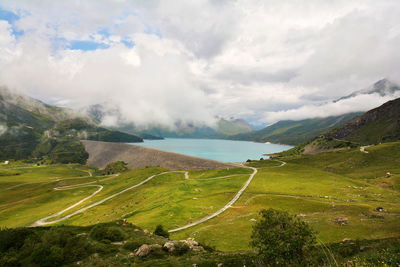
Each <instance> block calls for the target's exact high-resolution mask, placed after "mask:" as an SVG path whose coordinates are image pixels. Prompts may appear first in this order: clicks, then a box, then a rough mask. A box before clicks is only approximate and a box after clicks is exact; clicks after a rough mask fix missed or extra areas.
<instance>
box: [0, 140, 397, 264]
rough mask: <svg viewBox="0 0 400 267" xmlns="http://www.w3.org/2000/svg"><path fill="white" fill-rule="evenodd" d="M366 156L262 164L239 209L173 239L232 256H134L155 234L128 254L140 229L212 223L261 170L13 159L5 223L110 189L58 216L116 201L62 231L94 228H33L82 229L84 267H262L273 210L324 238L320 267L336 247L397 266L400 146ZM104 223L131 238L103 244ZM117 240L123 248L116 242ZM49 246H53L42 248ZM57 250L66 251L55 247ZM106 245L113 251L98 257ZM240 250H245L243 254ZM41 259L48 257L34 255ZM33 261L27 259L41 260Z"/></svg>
mask: <svg viewBox="0 0 400 267" xmlns="http://www.w3.org/2000/svg"><path fill="white" fill-rule="evenodd" d="M366 151H367V152H368V153H363V152H360V150H359V148H354V149H348V150H340V151H337V152H330V153H321V154H316V155H297V156H290V157H284V158H281V159H280V160H262V161H261V160H260V161H252V162H250V163H249V166H254V167H256V168H258V173H257V174H256V175H255V177H254V179H253V180H252V181H251V183H250V185H249V187H248V188H247V189H246V190H245V192H244V193H243V195H242V196H241V197H240V198H239V200H238V201H237V202H236V203H235V204H234V205H233V206H232V208H229V209H227V210H226V211H225V212H223V213H222V214H220V215H218V216H217V217H215V218H213V219H211V220H208V221H206V222H204V223H201V224H199V225H197V226H193V227H191V228H188V229H186V230H182V231H178V232H174V233H171V238H172V239H174V240H182V239H187V238H189V237H193V238H195V239H196V240H197V241H198V242H200V243H201V244H207V245H211V246H215V247H216V249H217V250H219V251H229V253H228V254H226V253H223V252H213V253H208V252H205V253H202V254H196V253H191V252H189V253H188V254H185V256H184V257H179V256H174V255H170V254H168V253H166V252H165V251H163V252H161V254H157V253H155V254H154V255H150V256H148V257H145V258H141V257H137V256H132V254H131V256H129V255H130V253H133V254H134V253H136V249H137V246H138V243H139V245H141V244H143V243H146V244H149V243H153V244H155V243H157V242H156V241H151V240H149V239H148V238H149V237H152V236H151V235H148V234H146V235H147V236H146V235H143V234H142V233H144V232H137V234H138V235H140V237H139V236H138V239H139V240H140V241H138V243H135V244H136V247H135V248H133V247H132V248H128V249H126V247H127V246H128V245H126V247H125V244H128V243H129V242H130V239H131V238H132V240H133V239H135V240H136V237H134V235H136V232H135V230H134V229H133V228H139V227H140V228H142V229H150V230H154V229H156V227H157V225H159V224H161V225H163V226H164V227H165V229H167V230H169V229H173V228H175V227H179V226H182V225H185V224H187V223H190V222H193V221H196V220H198V219H201V218H204V216H207V215H209V214H211V213H213V212H215V211H216V210H218V209H220V208H221V207H223V206H224V205H225V204H226V203H227V202H228V201H230V200H231V199H232V197H233V195H234V194H235V193H236V192H238V190H240V188H241V187H242V186H243V184H244V182H245V181H246V180H247V179H248V177H249V173H250V172H251V170H248V169H244V168H236V169H229V170H227V169H219V170H206V171H190V170H189V171H188V179H185V174H184V173H183V172H168V173H165V172H166V171H168V170H166V169H163V168H158V167H149V168H143V169H136V170H128V171H126V172H123V173H121V174H120V175H118V176H117V175H115V174H114V175H106V176H102V175H103V174H102V173H101V172H98V171H97V170H96V169H94V168H90V167H88V166H84V165H78V164H74V165H44V166H40V167H38V166H29V165H27V164H23V163H19V162H15V163H14V162H12V163H11V164H9V165H0V190H1V192H2V194H0V201H1V203H2V204H1V207H0V225H1V226H2V227H5V226H7V227H20V226H29V225H32V224H33V223H34V222H35V221H37V220H39V219H40V218H44V217H46V216H49V215H51V214H56V213H58V212H60V211H61V210H64V209H65V208H67V207H69V206H71V205H73V204H75V203H77V202H79V201H80V200H82V199H84V198H86V197H88V196H91V195H93V193H94V192H95V191H96V190H99V188H100V186H101V187H102V190H101V191H99V192H98V193H97V194H95V195H94V196H93V197H91V198H90V200H87V201H84V202H82V203H80V204H79V205H77V206H75V207H73V208H71V209H69V210H67V211H65V212H64V213H62V214H60V215H58V216H56V217H53V218H51V219H49V221H51V220H56V219H60V218H63V217H64V216H66V215H69V214H73V213H74V212H76V211H78V210H79V209H81V208H84V207H86V206H88V205H90V204H93V203H97V202H99V201H102V200H103V199H107V198H108V200H106V201H104V202H102V203H101V205H98V206H94V207H92V208H90V209H88V210H86V211H83V212H81V213H78V214H76V215H73V216H72V217H69V218H66V219H65V220H62V221H60V222H56V223H55V224H54V225H71V226H84V227H82V228H79V227H76V228H73V227H65V226H64V227H55V228H53V227H52V228H44V229H42V228H39V229H37V230H36V229H35V230H32V231H43V232H41V233H43V234H42V235H40V236H47V234H45V229H46V231H50V230H51V231H50V232H52V235H53V234H55V235H57V233H56V232H57V229H60V230H61V231H60V233H64V231H67V232H69V231H70V229H74V230H73V231H72V234H69V233H67V234H65V236H67V237H68V236H70V237H71V238H77V240H78V239H79V236H83V237H85V238H86V239H85V240H81V241H79V240H80V239H79V240H78V241H79V242H83V243H82V244H83V245H82V247H85V246H84V244H85V242H88V243H89V244H90V246H93V247H92V248H91V249H93V248H94V250H88V252H82V253H83V254H78V255H82V256H79V257H78V258H74V260H73V261H74V262H76V261H82V264H85V265H89V266H90V265H95V264H100V263H101V264H103V265H107V264H114V265H119V264H124V262H125V263H132V264H133V263H135V264H140V265H143V266H146V264H147V265H150V266H151V265H153V266H154V265H157V264H170V265H175V266H179V265H182V266H187V265H188V264H189V265H191V264H194V263H196V264H200V265H201V264H202V263H204V264H205V265H206V263H207V264H210V263H214V264H217V263H226V264H228V263H229V262H233V263H235V262H236V263H237V262H241V263H243V261H245V262H246V266H254V265H256V266H257V264H256V263H257V260H258V259H257V257H256V254H255V252H254V251H253V250H252V248H251V247H250V241H251V233H252V226H253V225H254V224H255V222H258V221H259V218H258V213H259V211H260V210H261V209H268V208H273V209H277V210H285V211H288V212H289V213H290V214H293V215H297V217H299V218H301V219H302V220H303V221H305V222H306V223H308V224H309V225H310V226H311V227H312V229H313V230H314V231H316V232H317V240H318V242H317V248H316V250H315V253H316V255H314V256H312V257H313V258H312V260H315V261H316V263H317V264H315V265H324V264H325V265H329V264H333V259H332V258H331V256H330V258H329V259H327V258H326V256H324V252H323V248H324V246H325V249H326V247H328V248H329V249H330V250H331V252H332V253H333V255H334V257H335V259H336V261H338V262H339V263H340V262H342V263H345V262H347V261H349V260H351V261H354V260H356V261H357V262H364V265H365V264H366V263H368V264H375V263H377V262H378V260H379V261H385V262H392V263H393V262H394V263H396V262H398V258H396V256H395V255H398V251H399V246H398V243H399V241H398V238H399V236H400V232H399V229H400V220H399V216H400V206H399V203H400V179H399V177H400V176H399V175H400V167H399V166H400V162H399V159H400V154H399V153H400V143H399V142H394V143H385V144H381V145H377V146H372V147H368V148H366ZM284 163H286V164H284ZM387 173H390V174H389V175H388V174H387ZM153 175H158V176H156V177H154V179H152V180H150V181H148V182H146V183H144V184H142V185H140V186H138V187H135V188H132V189H130V191H127V192H124V193H121V194H119V195H117V196H115V197H113V198H109V197H111V196H113V195H115V194H116V193H118V192H121V191H122V190H125V189H127V188H131V187H132V186H134V185H137V184H140V183H141V182H143V181H145V180H147V179H148V178H149V177H151V176H153ZM378 208H379V209H378ZM380 208H382V209H380ZM120 219H125V220H126V223H130V222H131V223H133V222H134V223H135V224H136V225H137V226H132V229H133V232H132V229H130V227H131V226H122V225H115V224H112V223H111V224H108V223H109V222H110V221H115V220H120ZM99 223H106V224H107V225H108V226H112V227H117V228H118V227H121V228H120V230H121V231H122V232H123V235H124V240H122V241H112V240H110V241H107V240H109V239H93V236H92V234H91V231H92V230H91V229H93V228H94V227H95V226H93V225H96V224H99ZM63 229H64V230H63ZM104 232H105V233H107V231H104ZM84 233H86V234H84ZM131 233H132V234H134V235H131ZM125 234H126V235H125ZM63 235H64V234H63ZM142 238H143V239H142ZM157 238H158V237H157ZM67 239H69V237H68V238H67ZM49 240H52V239H49ZM74 240H75V239H74ZM163 240H164V241H163V242H165V239H163ZM343 240H345V241H343ZM26 242H28V241H26ZM29 242H31V241H29ZM32 242H34V244H33V245H32V246H31V249H32V252H33V250H35V247H36V246H38V247H41V249H43V251H47V252H48V254H49V255H50V254H51V253H53V252H54V253H56V252H57V253H58V252H59V253H60V254H57V253H56V254H54V255H58V256H57V257H62V258H61V259H64V260H69V258H68V257H70V255H66V254H64V252H62V251H64V249H65V248H64V247H63V246H64V245H63V246H61V245H59V243H52V241H51V242H48V241H47V238H45V239H42V238H39V239H34V240H33V241H32ZM35 242H38V243H35ZM114 242H117V244H113V243H114ZM118 242H122V243H118ZM23 243H24V244H25V241H24V242H23ZM42 243H44V246H48V247H47V248H45V247H42V245H40V244H42ZM67 243H68V242H67ZM27 244H28V243H27ZM35 244H37V245H35ZM63 244H66V243H63ZM322 244H323V245H322ZM160 245H161V244H160ZM52 246H56V247H57V246H58V247H59V248H52V249H51V247H52ZM23 247H24V249H21V250H20V251H21V252H22V251H25V249H28V252H29V251H30V250H29V249H30V248H29V247H27V245H25V246H23ZM99 247H100V248H102V249H103V250H100V251H99V250H97V249H98V248H99ZM37 249H38V250H39V248H37ZM239 250H240V251H242V252H237V251H239ZM40 251H41V250H40ZM50 251H53V252H50ZM71 251H75V250H73V249H72V250H71ZM243 251H245V252H243ZM14 252H15V250H14ZM14 252H12V251H9V250H7V251H6V252H4V251H3V252H2V253H3V254H2V256H5V255H7V259H9V260H10V261H12V260H15V258H16V259H23V258H24V257H21V255H22V254H21V255H18V253H15V254H14V255H13V254H12V253H14ZM36 253H39V252H35V253H32V254H29V255H34V254H36ZM96 253H97V254H96ZM396 253H397V254H396ZM46 255H47V254H46ZM51 255H52V254H51ZM60 255H63V256H60ZM115 255H118V256H117V257H116V256H115ZM20 257H21V258H20ZM30 257H31V256H28V257H27V259H26V260H33V258H30ZM28 258H29V259H28ZM36 260H38V259H36ZM200 265H199V266H200Z"/></svg>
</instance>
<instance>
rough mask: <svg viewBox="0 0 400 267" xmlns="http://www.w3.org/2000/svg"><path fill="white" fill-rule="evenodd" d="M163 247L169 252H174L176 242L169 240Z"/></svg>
mask: <svg viewBox="0 0 400 267" xmlns="http://www.w3.org/2000/svg"><path fill="white" fill-rule="evenodd" d="M163 248H164V249H165V250H166V251H168V252H172V251H174V250H175V243H174V242H173V241H168V242H166V243H165V244H164V246H163Z"/></svg>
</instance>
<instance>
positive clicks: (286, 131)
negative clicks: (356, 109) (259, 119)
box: [231, 113, 361, 145]
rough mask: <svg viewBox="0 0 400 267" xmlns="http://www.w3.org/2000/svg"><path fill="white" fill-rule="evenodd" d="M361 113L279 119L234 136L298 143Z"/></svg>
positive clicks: (245, 138)
mask: <svg viewBox="0 0 400 267" xmlns="http://www.w3.org/2000/svg"><path fill="white" fill-rule="evenodd" d="M359 114H361V113H348V114H344V115H340V116H331V117H327V118H314V119H306V120H301V121H290V120H287V121H279V122H277V123H275V124H273V125H270V126H268V127H266V128H264V129H261V130H258V131H254V132H251V133H245V134H238V135H235V136H232V137H231V138H232V139H234V140H246V141H257V142H271V143H281V144H288V145H298V144H301V143H303V142H306V141H309V140H311V139H313V138H315V137H316V136H318V135H320V134H322V133H324V132H326V131H328V130H330V129H333V128H335V127H338V126H340V125H342V124H344V123H345V122H347V121H349V120H350V119H352V118H354V117H355V116H357V115H359Z"/></svg>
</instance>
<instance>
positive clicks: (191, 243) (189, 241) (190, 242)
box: [183, 237, 199, 249]
mask: <svg viewBox="0 0 400 267" xmlns="http://www.w3.org/2000/svg"><path fill="white" fill-rule="evenodd" d="M183 242H185V243H186V244H187V245H188V246H189V248H190V249H192V248H193V247H194V246H198V245H199V243H197V241H196V240H194V238H191V237H189V238H188V239H186V240H184V241H183Z"/></svg>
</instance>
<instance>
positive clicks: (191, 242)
mask: <svg viewBox="0 0 400 267" xmlns="http://www.w3.org/2000/svg"><path fill="white" fill-rule="evenodd" d="M179 242H182V243H185V244H186V245H188V247H189V249H190V250H192V251H196V252H205V249H204V248H203V247H202V246H200V245H199V243H198V242H197V241H196V240H194V238H191V237H189V238H188V239H186V240H181V241H179Z"/></svg>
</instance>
